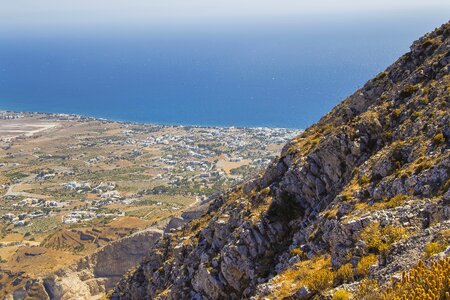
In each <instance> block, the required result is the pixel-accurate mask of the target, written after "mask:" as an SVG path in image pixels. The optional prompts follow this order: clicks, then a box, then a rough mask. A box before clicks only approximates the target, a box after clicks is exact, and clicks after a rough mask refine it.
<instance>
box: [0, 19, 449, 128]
mask: <svg viewBox="0 0 450 300" xmlns="http://www.w3.org/2000/svg"><path fill="white" fill-rule="evenodd" d="M445 21H446V20H445V18H443V17H442V18H437V17H436V16H435V15H433V14H430V15H429V16H428V17H422V18H420V20H419V19H417V18H415V17H414V16H410V17H405V18H403V19H398V18H387V19H386V20H378V19H377V20H373V19H369V20H362V19H360V20H355V21H352V22H336V23H333V22H331V21H327V22H321V21H319V20H318V21H317V22H316V23H314V22H309V23H304V22H295V21H292V22H285V23H282V22H279V23H277V24H269V23H270V22H268V23H266V24H242V25H241V26H234V27H233V26H232V27H230V28H227V27H226V26H224V27H222V28H220V29H217V30H216V29H208V28H202V29H201V30H200V29H199V30H194V29H193V30H176V29H173V30H167V31H158V30H144V29H140V30H135V31H132V32H127V31H117V32H114V31H110V32H103V33H100V32H98V33H95V32H84V33H83V32H76V31H74V30H68V31H67V32H63V31H59V32H54V33H43V32H35V33H30V32H18V33H7V32H2V33H1V34H0V38H1V39H0V109H9V110H18V111H41V112H63V113H77V114H84V115H89V116H97V117H104V118H110V119H115V120H122V121H138V122H149V123H162V124H189V125H219V126H277V127H290V128H305V127H307V126H308V125H310V124H312V123H313V122H315V121H317V120H318V119H319V118H320V117H321V116H322V115H323V114H325V113H326V112H327V111H329V110H330V109H331V108H332V107H333V106H334V105H336V104H337V103H338V102H339V101H341V100H342V99H343V98H345V97H346V96H348V95H349V94H351V93H352V92H353V91H354V90H355V89H357V88H358V87H361V86H362V85H363V84H364V82H366V81H367V80H368V79H370V78H371V77H373V76H374V75H376V74H377V73H378V72H380V71H382V70H384V69H385V68H386V67H387V66H388V65H389V64H391V63H392V62H393V61H394V60H395V59H396V58H397V57H398V56H399V55H401V54H402V53H404V52H406V51H407V50H408V47H409V45H410V43H411V41H412V40H414V39H416V38H417V37H419V36H421V35H422V34H424V33H425V32H427V31H430V30H432V29H434V27H436V26H438V25H440V24H441V23H443V22H445Z"/></svg>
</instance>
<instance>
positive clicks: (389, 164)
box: [109, 23, 450, 299]
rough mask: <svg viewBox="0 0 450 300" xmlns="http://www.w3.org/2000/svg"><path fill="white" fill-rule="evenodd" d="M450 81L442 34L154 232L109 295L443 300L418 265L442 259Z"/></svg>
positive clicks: (444, 273)
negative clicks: (145, 251) (184, 218)
mask: <svg viewBox="0 0 450 300" xmlns="http://www.w3.org/2000/svg"><path fill="white" fill-rule="evenodd" d="M449 71H450V23H447V24H444V25H443V26H441V27H440V28H438V29H436V30H435V31H434V32H432V33H430V34H427V35H425V36H424V37H422V38H420V39H419V40H418V41H416V42H414V43H413V45H412V46H411V51H410V52H408V53H406V54H405V55H403V56H402V57H401V58H400V59H399V60H398V61H396V62H395V63H394V64H393V65H391V66H390V67H389V68H387V69H386V71H384V72H382V73H380V74H379V75H378V76H376V77H375V78H374V79H372V80H370V81H369V82H367V83H366V84H365V85H364V87H362V88H361V89H360V90H358V91H356V92H355V93H354V94H353V95H351V96H350V97H348V98H347V99H345V100H344V101H343V102H342V103H340V104H339V105H338V106H336V107H335V108H334V109H333V110H332V111H331V112H330V113H329V114H327V115H325V116H324V117H323V118H322V119H321V120H320V121H319V122H318V123H317V124H315V125H313V126H311V127H310V128H308V129H307V130H306V131H305V132H304V133H302V134H301V135H299V136H298V137H296V138H294V139H293V140H292V141H291V142H290V143H289V144H287V145H286V146H285V147H284V149H283V151H282V153H281V155H280V157H279V158H278V159H276V160H275V161H274V162H273V163H272V164H271V165H270V166H269V167H268V168H267V170H266V171H265V172H264V173H263V174H261V175H260V176H258V177H257V178H254V179H253V180H250V181H248V182H245V183H243V184H241V185H239V186H237V187H235V188H234V189H232V190H230V191H228V192H227V193H224V194H223V195H221V196H219V197H217V198H216V199H214V200H213V202H212V203H211V205H210V206H209V209H208V211H207V212H206V213H205V214H204V215H203V216H202V217H201V218H199V219H197V220H194V221H191V222H189V223H188V224H186V225H185V226H184V227H183V228H182V229H181V230H178V231H174V232H172V233H170V234H166V235H165V236H164V237H163V238H162V239H161V240H160V242H159V244H158V245H157V246H156V247H155V248H153V249H150V250H151V251H150V254H149V256H148V257H147V259H146V260H145V261H144V262H143V263H142V264H141V265H140V266H139V267H138V268H137V269H135V270H132V271H130V272H129V273H128V275H127V276H126V277H125V278H124V279H123V280H122V281H121V282H120V283H119V285H118V286H117V287H116V289H115V290H114V291H113V292H112V293H110V295H109V296H110V297H111V298H113V299H119V298H120V299H240V298H254V299H259V298H263V297H264V298H266V299H283V298H285V299H308V298H310V297H313V296H314V295H322V296H323V297H325V296H327V295H328V296H331V295H334V297H335V299H348V297H350V294H352V295H353V297H354V298H357V299H364V298H367V299H368V298H370V299H381V298H382V296H383V295H382V292H383V291H384V292H385V293H390V294H389V295H387V296H386V297H387V298H388V299H394V298H395V297H397V296H398V297H401V296H402V294H401V293H402V292H405V291H406V292H405V293H406V294H407V295H409V296H411V295H413V294H412V292H411V291H414V293H416V294H415V295H416V296H415V297H417V298H422V299H423V297H422V296H423V294H424V293H428V294H429V295H430V296H431V294H433V295H434V296H435V297H437V298H439V297H441V298H442V299H444V297H445V291H447V292H450V291H448V284H446V283H448V282H447V280H448V274H449V272H448V270H449V263H448V260H444V261H441V262H439V263H438V262H433V263H432V262H431V261H432V260H434V259H438V258H443V257H445V256H447V255H448V254H449V252H450V251H449V248H448V246H449V239H450V221H449V215H450V209H449V206H448V204H449V202H450V192H449V186H450V181H449V172H450V170H449V168H450V155H449V139H450V125H449V100H450V93H449V88H450V75H449ZM419 261H420V263H419ZM418 263H419V265H418ZM411 268H414V269H413V270H412V271H411V273H410V275H407V274H406V273H405V274H403V277H402V276H399V274H401V273H402V271H405V270H409V269H411ZM436 270H439V271H436ZM419 275H420V276H421V275H423V276H425V277H424V278H425V279H424V282H425V283H423V282H419V281H417V278H418V276H419ZM427 276H428V277H427ZM391 279H392V280H394V281H399V284H398V288H396V289H385V288H382V287H384V286H386V285H391V283H389V282H390V280H391ZM427 282H428V283H427ZM427 284H428V285H429V286H426V285H427ZM430 286H432V287H430ZM445 288H446V289H447V290H445ZM408 291H410V292H408ZM436 293H442V294H440V295H438V294H436ZM338 296H340V297H341V298H337V297H338ZM369 296H370V297H369ZM413 298H414V297H413ZM430 299H431V298H430Z"/></svg>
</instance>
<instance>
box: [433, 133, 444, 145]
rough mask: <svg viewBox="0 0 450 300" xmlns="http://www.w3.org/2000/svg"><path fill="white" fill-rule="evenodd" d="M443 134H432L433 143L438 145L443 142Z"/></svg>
mask: <svg viewBox="0 0 450 300" xmlns="http://www.w3.org/2000/svg"><path fill="white" fill-rule="evenodd" d="M444 140H445V139H444V134H443V133H442V132H439V133H436V134H435V135H434V136H433V142H434V144H435V145H440V144H443V143H444Z"/></svg>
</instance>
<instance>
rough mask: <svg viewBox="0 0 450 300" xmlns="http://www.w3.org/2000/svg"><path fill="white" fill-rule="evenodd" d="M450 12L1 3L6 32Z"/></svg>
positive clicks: (243, 3) (411, 7)
mask: <svg viewBox="0 0 450 300" xmlns="http://www.w3.org/2000/svg"><path fill="white" fill-rule="evenodd" d="M423 10H428V11H436V12H441V13H442V12H443V11H448V12H450V1H448V0H426V1H425V0H420V1H418V0H314V1H304V0H226V1H225V0H0V27H1V28H3V30H17V29H25V30H27V29H40V28H60V29H61V28H65V27H67V28H84V27H88V28H89V27H92V26H100V27H101V26H124V25H127V26H152V25H153V26H165V25H170V26H178V25H181V26H185V25H190V24H200V25H202V24H203V25H205V24H215V23H221V24H227V23H228V24H233V23H236V22H243V21H247V22H253V21H264V20H266V21H267V20H271V21H277V20H279V21H282V20H287V19H297V20H298V19H301V20H308V19H317V18H328V17H329V18H339V17H341V18H342V17H349V16H353V17H363V16H364V15H367V14H370V15H371V16H372V17H373V14H376V13H378V14H386V13H390V14H392V13H396V14H399V16H401V15H402V14H405V13H410V12H414V11H416V12H420V11H423Z"/></svg>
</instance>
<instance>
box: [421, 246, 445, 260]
mask: <svg viewBox="0 0 450 300" xmlns="http://www.w3.org/2000/svg"><path fill="white" fill-rule="evenodd" d="M446 248H447V247H446V246H445V245H443V244H440V243H438V242H431V243H428V244H427V245H426V246H425V256H426V257H428V258H429V257H431V256H433V255H435V254H438V253H440V252H442V251H444V250H445V249H446Z"/></svg>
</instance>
